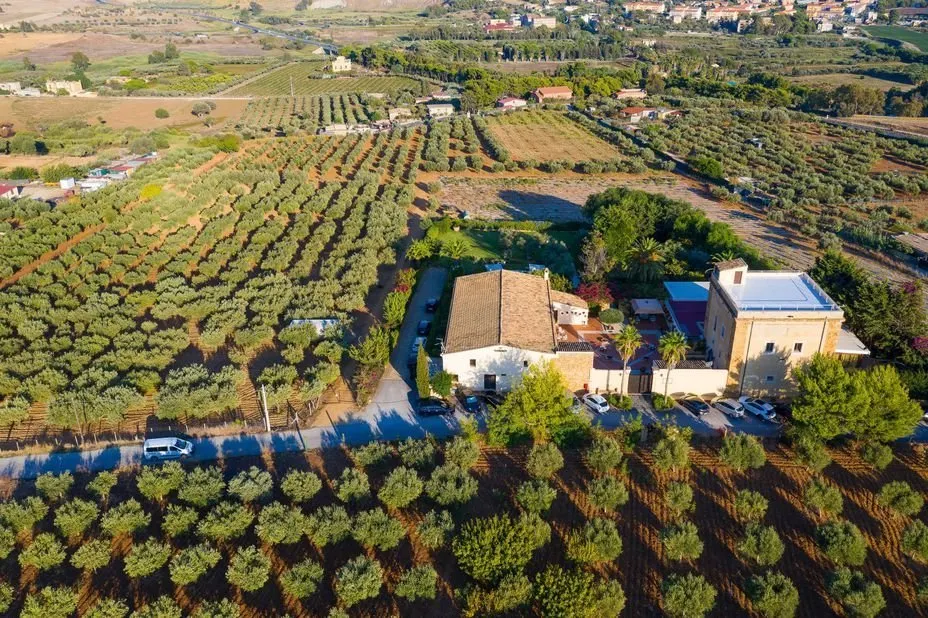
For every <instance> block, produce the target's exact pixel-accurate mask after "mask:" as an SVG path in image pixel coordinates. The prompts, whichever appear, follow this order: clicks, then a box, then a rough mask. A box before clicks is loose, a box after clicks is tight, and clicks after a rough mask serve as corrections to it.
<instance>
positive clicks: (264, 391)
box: [261, 384, 271, 432]
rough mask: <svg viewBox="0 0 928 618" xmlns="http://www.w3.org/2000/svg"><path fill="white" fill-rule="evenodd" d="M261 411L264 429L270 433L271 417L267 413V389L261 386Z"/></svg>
mask: <svg viewBox="0 0 928 618" xmlns="http://www.w3.org/2000/svg"><path fill="white" fill-rule="evenodd" d="M261 409H262V410H264V428H265V429H266V430H267V431H268V432H270V431H271V417H270V415H269V414H268V413H267V389H265V387H264V385H263V384H262V385H261Z"/></svg>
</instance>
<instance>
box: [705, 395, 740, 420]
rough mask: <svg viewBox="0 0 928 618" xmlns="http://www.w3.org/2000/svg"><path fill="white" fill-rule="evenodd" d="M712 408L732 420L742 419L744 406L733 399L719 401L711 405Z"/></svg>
mask: <svg viewBox="0 0 928 618" xmlns="http://www.w3.org/2000/svg"><path fill="white" fill-rule="evenodd" d="M712 407H713V408H715V409H716V410H718V411H719V412H721V413H723V414H725V415H726V416H730V417H732V418H743V417H744V406H743V405H741V404H740V403H738V402H737V401H735V400H734V399H719V400H718V401H716V402H715V403H713V404H712Z"/></svg>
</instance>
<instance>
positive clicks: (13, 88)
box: [0, 82, 23, 94]
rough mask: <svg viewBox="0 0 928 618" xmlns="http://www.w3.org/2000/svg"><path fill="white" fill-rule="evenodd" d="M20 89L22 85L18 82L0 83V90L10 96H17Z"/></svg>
mask: <svg viewBox="0 0 928 618" xmlns="http://www.w3.org/2000/svg"><path fill="white" fill-rule="evenodd" d="M22 89H23V85H22V84H21V83H20V82H0V90H3V91H4V92H8V93H10V94H19V93H20V91H21V90H22Z"/></svg>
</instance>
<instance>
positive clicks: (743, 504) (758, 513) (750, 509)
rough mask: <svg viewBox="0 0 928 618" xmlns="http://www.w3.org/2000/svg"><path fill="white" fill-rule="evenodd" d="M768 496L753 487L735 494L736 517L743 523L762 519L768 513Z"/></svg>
mask: <svg viewBox="0 0 928 618" xmlns="http://www.w3.org/2000/svg"><path fill="white" fill-rule="evenodd" d="M768 504H769V503H768V501H767V498H765V497H763V496H762V495H761V494H760V493H759V492H756V491H753V490H751V489H742V490H740V491H739V492H738V493H737V494H736V495H735V518H736V519H738V521H740V522H743V523H752V522H759V521H761V520H762V519H763V518H764V516H765V515H766V514H767V506H768Z"/></svg>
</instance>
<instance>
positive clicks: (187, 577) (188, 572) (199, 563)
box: [168, 543, 222, 586]
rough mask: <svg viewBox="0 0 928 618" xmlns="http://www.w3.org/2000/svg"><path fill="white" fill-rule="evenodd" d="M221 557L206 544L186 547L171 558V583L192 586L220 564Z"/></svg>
mask: <svg viewBox="0 0 928 618" xmlns="http://www.w3.org/2000/svg"><path fill="white" fill-rule="evenodd" d="M221 557H222V555H221V554H220V553H219V551H218V550H216V549H215V548H213V547H211V546H210V545H207V544H206V543H201V544H199V545H193V546H191V547H185V548H184V549H182V550H180V551H179V552H177V553H176V554H174V556H173V557H172V558H171V564H170V566H169V567H168V570H169V571H170V572H171V581H172V582H174V583H175V584H177V585H178V586H187V585H190V584H192V583H194V582H196V581H197V580H198V579H200V578H201V577H203V576H204V575H206V573H208V572H209V570H210V569H212V568H213V567H215V566H216V565H217V564H219V559H220V558H221Z"/></svg>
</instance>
